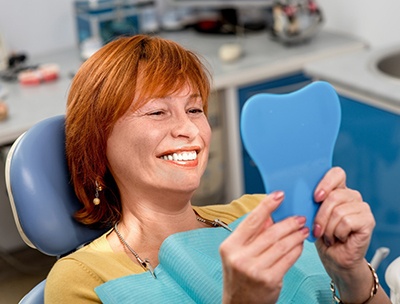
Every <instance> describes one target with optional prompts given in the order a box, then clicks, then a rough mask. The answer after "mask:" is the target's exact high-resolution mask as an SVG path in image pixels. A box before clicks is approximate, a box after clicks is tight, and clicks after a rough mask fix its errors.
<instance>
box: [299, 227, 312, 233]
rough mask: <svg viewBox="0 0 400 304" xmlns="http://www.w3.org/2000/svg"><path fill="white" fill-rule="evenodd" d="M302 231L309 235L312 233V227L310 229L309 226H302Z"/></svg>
mask: <svg viewBox="0 0 400 304" xmlns="http://www.w3.org/2000/svg"><path fill="white" fill-rule="evenodd" d="M301 232H302V233H303V234H304V235H309V234H310V229H308V227H303V228H301Z"/></svg>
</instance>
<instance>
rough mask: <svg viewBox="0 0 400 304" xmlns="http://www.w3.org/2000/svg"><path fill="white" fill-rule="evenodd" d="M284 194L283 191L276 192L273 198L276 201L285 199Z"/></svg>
mask: <svg viewBox="0 0 400 304" xmlns="http://www.w3.org/2000/svg"><path fill="white" fill-rule="evenodd" d="M284 195H285V194H284V193H283V191H275V192H273V193H272V198H273V199H274V200H276V201H279V200H281V199H282V198H283V197H284Z"/></svg>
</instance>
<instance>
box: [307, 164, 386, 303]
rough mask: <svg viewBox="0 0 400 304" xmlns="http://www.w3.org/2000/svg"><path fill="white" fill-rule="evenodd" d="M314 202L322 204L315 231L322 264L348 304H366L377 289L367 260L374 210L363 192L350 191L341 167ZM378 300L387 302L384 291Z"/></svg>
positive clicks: (332, 172)
mask: <svg viewBox="0 0 400 304" xmlns="http://www.w3.org/2000/svg"><path fill="white" fill-rule="evenodd" d="M314 198H315V201H317V202H320V203H321V207H320V209H319V210H318V213H317V215H316V217H315V221H314V229H313V233H314V236H315V237H317V238H318V239H317V241H316V247H317V249H318V253H319V255H320V257H321V261H322V263H323V264H324V266H325V269H326V270H327V272H328V274H329V275H330V276H331V278H332V279H333V281H334V282H335V284H336V286H337V289H338V290H339V293H340V296H341V299H342V301H343V302H344V303H364V302H365V301H366V300H367V299H368V298H369V296H370V294H371V288H372V286H373V285H372V284H373V277H372V274H371V271H370V270H369V268H368V266H367V262H366V261H365V258H364V257H365V254H366V252H367V249H368V246H369V243H370V240H371V235H372V231H373V229H374V227H375V219H374V217H373V215H372V212H371V209H370V207H369V205H368V204H367V203H365V202H363V200H362V197H361V195H360V193H359V192H357V191H354V190H351V189H349V188H347V187H346V174H345V172H344V171H343V170H342V169H341V168H337V167H336V168H332V169H331V170H329V171H328V172H327V174H326V175H325V176H324V177H323V179H322V180H321V182H320V183H319V184H318V186H317V188H316V190H315V194H314ZM378 298H380V299H381V300H380V301H382V302H377V303H384V302H383V301H386V300H387V298H386V295H384V292H382V290H380V291H379V294H378V296H377V297H376V299H374V300H377V299H378ZM371 303H372V302H371Z"/></svg>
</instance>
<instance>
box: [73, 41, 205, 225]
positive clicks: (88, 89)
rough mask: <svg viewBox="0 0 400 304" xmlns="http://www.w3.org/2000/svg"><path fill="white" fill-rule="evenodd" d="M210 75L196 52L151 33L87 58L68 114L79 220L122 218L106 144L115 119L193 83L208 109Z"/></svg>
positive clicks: (77, 77) (88, 222) (110, 45)
mask: <svg viewBox="0 0 400 304" xmlns="http://www.w3.org/2000/svg"><path fill="white" fill-rule="evenodd" d="M209 76H210V75H209V73H208V71H207V69H206V68H205V66H204V64H203V63H202V62H201V60H200V59H199V57H198V56H196V55H195V54H194V53H193V52H191V51H189V50H187V49H185V48H183V47H182V46H180V45H179V44H177V43H175V42H173V41H170V40H166V39H162V38H160V37H154V36H146V35H136V36H132V37H123V38H119V39H117V40H114V41H112V42H110V43H108V44H106V45H105V46H103V47H102V48H101V49H100V50H99V51H98V52H96V53H95V54H94V55H92V56H91V57H90V58H89V59H88V60H87V61H86V62H85V63H83V64H82V66H81V68H80V69H79V71H78V72H77V74H76V75H75V77H74V79H73V81H72V85H71V89H70V92H69V96H68V103H67V114H66V156H67V161H68V166H69V170H70V173H71V180H72V183H73V186H74V189H75V192H76V195H77V196H78V198H79V200H80V201H81V202H82V203H83V208H82V209H81V210H79V211H78V212H77V213H76V214H75V217H76V219H77V220H78V221H80V222H82V223H84V224H86V225H94V226H110V225H112V224H114V223H115V222H116V221H118V220H119V219H120V216H121V205H120V199H119V198H120V196H119V190H118V188H117V185H116V183H115V181H114V178H113V177H112V175H111V173H110V171H109V169H108V161H107V157H106V145H107V139H108V137H109V135H110V133H111V131H112V129H113V126H114V124H115V123H116V121H117V120H118V119H119V118H120V117H121V116H122V115H123V114H125V113H126V111H128V109H129V108H131V107H132V102H133V101H134V100H135V102H136V103H135V104H134V105H133V107H134V109H136V108H138V107H140V106H142V105H143V104H145V103H146V102H147V101H148V100H149V99H150V98H153V97H164V96H168V95H171V94H172V93H174V92H176V91H178V90H179V89H181V88H182V87H184V86H185V85H186V84H188V85H189V86H190V87H191V88H192V89H193V90H194V91H195V92H196V93H198V94H200V96H201V98H202V100H203V104H204V111H205V112H206V113H207V103H208V97H209V93H210V77H209ZM137 92H140V95H139V93H137ZM96 181H97V183H98V184H99V185H100V186H101V187H102V191H100V193H99V194H100V200H101V203H100V204H99V205H97V206H95V205H94V204H93V198H94V197H95V192H96V185H95V183H96Z"/></svg>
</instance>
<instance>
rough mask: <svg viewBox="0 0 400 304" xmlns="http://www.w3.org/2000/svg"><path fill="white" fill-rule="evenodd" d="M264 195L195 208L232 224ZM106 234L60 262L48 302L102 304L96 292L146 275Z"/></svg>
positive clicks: (48, 282) (47, 291)
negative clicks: (118, 281)
mask: <svg viewBox="0 0 400 304" xmlns="http://www.w3.org/2000/svg"><path fill="white" fill-rule="evenodd" d="M263 197H264V195H244V196H242V197H241V198H239V199H237V200H234V201H233V202H231V203H230V204H227V205H212V206H204V207H193V209H195V210H196V212H198V214H199V215H200V216H202V217H204V218H207V219H210V220H214V219H216V218H219V219H220V220H222V221H224V222H226V223H228V224H229V223H231V222H233V221H234V220H236V219H238V218H239V217H241V216H242V215H244V214H246V213H248V212H250V211H251V210H253V209H254V208H255V207H256V206H257V205H258V203H259V202H260V200H261V199H262V198H263ZM111 231H112V230H110V231H109V232H107V233H105V234H103V235H102V236H101V237H99V238H98V239H96V240H94V241H93V242H91V243H90V244H88V245H87V246H85V247H83V248H81V249H79V250H78V251H76V252H74V253H71V254H70V255H68V256H66V257H64V258H62V259H60V260H58V261H57V262H56V263H55V265H54V266H53V268H52V270H51V271H50V273H49V275H48V277H47V280H46V287H45V303H46V304H47V303H49V304H51V303H57V304H62V303H68V304H70V303H74V304H75V303H101V302H100V299H99V298H98V297H97V295H96V293H95V291H94V289H95V288H96V287H97V286H99V285H101V284H103V283H105V282H107V281H109V280H113V279H116V278H120V277H124V276H128V275H131V274H135V273H141V272H143V271H144V270H143V268H142V267H141V266H139V265H138V264H137V263H135V262H133V261H132V260H131V259H130V258H129V257H128V255H127V254H126V253H125V252H114V251H113V250H112V249H111V247H110V245H109V243H108V241H107V238H106V237H107V234H109V233H110V232H111Z"/></svg>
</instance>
